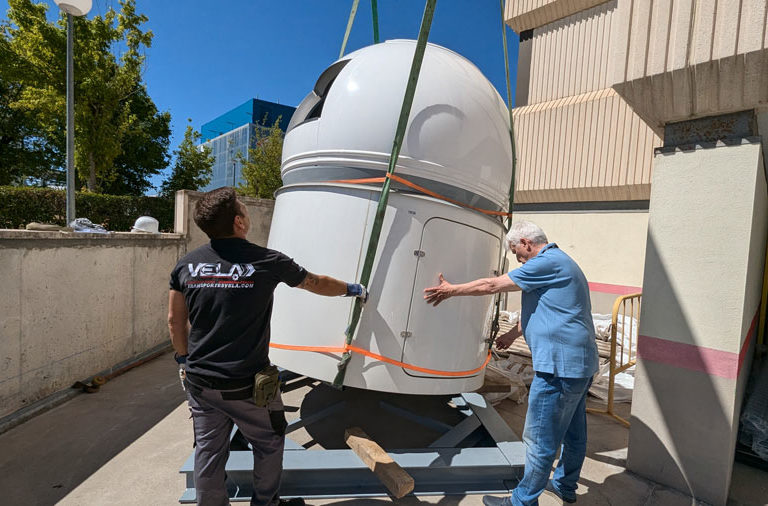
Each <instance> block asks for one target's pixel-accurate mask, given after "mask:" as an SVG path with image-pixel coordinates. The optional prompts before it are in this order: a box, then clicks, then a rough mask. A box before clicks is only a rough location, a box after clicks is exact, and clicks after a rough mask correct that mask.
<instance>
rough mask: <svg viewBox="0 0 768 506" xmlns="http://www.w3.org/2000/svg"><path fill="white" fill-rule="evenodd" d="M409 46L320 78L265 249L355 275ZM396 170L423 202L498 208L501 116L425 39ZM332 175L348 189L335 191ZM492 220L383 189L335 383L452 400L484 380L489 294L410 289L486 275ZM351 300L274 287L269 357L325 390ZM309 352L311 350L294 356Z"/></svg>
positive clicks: (290, 147)
mask: <svg viewBox="0 0 768 506" xmlns="http://www.w3.org/2000/svg"><path fill="white" fill-rule="evenodd" d="M415 47H416V43H415V41H407V40H396V41H389V42H386V43H383V44H377V45H374V46H371V47H366V48H363V49H360V50H359V51H355V52H353V53H350V54H349V55H347V56H345V57H344V58H342V59H341V60H339V61H337V62H335V63H334V64H333V65H331V66H330V67H329V68H328V69H326V70H325V71H324V72H323V73H322V75H321V76H320V78H319V79H318V81H317V83H316V84H315V87H314V89H313V91H312V92H311V93H310V94H309V95H307V97H306V98H305V99H304V101H302V103H301V104H300V105H299V107H298V109H297V110H296V112H295V113H294V116H293V118H292V119H291V122H290V124H289V126H288V128H287V131H286V136H285V141H284V147H283V166H282V176H283V183H284V185H285V186H283V188H281V189H280V190H279V191H278V192H277V196H276V202H275V210H274V215H273V219H272V225H271V229H270V236H269V244H268V246H269V247H270V248H273V249H277V250H280V251H282V252H284V253H286V254H287V255H289V256H291V257H293V258H294V259H295V260H296V261H297V262H298V263H299V264H301V265H303V266H304V267H306V268H307V269H308V270H309V271H311V272H314V273H317V274H326V275H330V276H333V277H336V278H339V279H343V280H345V281H357V280H359V279H360V274H361V271H362V266H363V262H364V259H365V255H366V251H367V245H368V240H369V238H370V233H371V232H370V231H371V227H372V226H373V222H374V218H375V214H376V207H377V203H378V200H379V195H380V189H381V183H375V184H373V185H370V184H369V185H366V184H355V183H349V182H348V181H349V180H356V179H363V178H371V177H381V176H383V175H384V174H385V173H386V170H387V165H388V162H389V156H390V152H391V150H392V142H393V139H394V136H395V129H396V127H397V121H398V117H399V114H400V109H401V106H402V101H403V96H404V94H405V88H406V82H407V80H408V74H409V71H410V67H411V62H412V59H413V53H414V50H415ZM395 174H397V175H399V176H401V177H403V178H405V179H407V180H409V181H411V182H413V183H415V184H417V185H420V186H422V187H425V188H427V189H428V190H430V191H432V192H435V193H436V194H439V195H442V196H444V197H448V198H450V199H453V200H455V201H458V202H460V203H462V204H464V205H468V206H474V207H478V208H481V209H485V210H489V211H499V210H506V206H507V203H508V198H509V197H508V195H509V191H508V190H509V184H510V180H511V175H512V150H511V145H510V137H509V115H508V112H507V109H506V106H505V105H504V102H503V101H502V99H501V98H500V97H499V95H498V93H497V92H496V90H495V89H494V88H493V86H492V85H491V84H490V82H488V80H487V79H486V78H485V77H484V76H483V75H482V73H481V72H480V71H479V70H478V69H477V68H476V67H475V66H474V65H473V64H472V63H470V62H469V61H468V60H466V59H465V58H463V57H461V56H459V55H458V54H456V53H454V52H452V51H449V50H447V49H445V48H442V47H439V46H435V45H433V44H428V45H427V48H426V52H425V55H424V61H423V64H422V68H421V73H420V76H419V81H418V85H417V88H416V93H415V97H414V102H413V107H412V110H411V114H410V117H409V121H408V126H407V129H406V132H405V138H404V142H403V146H402V150H401V154H400V157H399V159H398V164H397V168H396V170H395ZM340 180H345V181H347V182H339V181H340ZM502 237H503V227H502V225H501V220H500V219H499V218H498V217H494V216H490V215H488V214H482V213H480V212H477V211H474V210H471V209H468V208H467V207H464V206H460V205H456V204H454V203H450V202H447V201H445V200H442V199H438V198H433V197H430V196H426V195H424V194H422V193H419V192H417V191H414V190H412V189H410V188H407V187H405V186H402V185H400V184H399V183H396V182H393V185H392V190H391V192H390V196H389V202H388V205H387V210H386V216H385V219H384V223H383V227H382V234H381V239H380V241H379V245H378V251H377V252H376V261H375V262H374V267H373V272H372V276H371V281H370V283H369V287H368V288H369V291H370V297H369V300H368V303H367V304H366V305H365V307H364V309H363V313H362V316H361V319H360V323H359V326H358V330H357V332H356V334H355V340H354V341H353V343H352V344H353V346H356V347H357V348H359V349H362V350H366V351H368V352H370V353H372V354H375V355H378V356H381V357H386V358H387V359H390V360H394V361H396V362H398V363H402V364H406V365H408V366H415V367H416V368H409V367H404V366H402V364H393V363H389V362H386V361H382V360H380V359H378V358H372V357H371V356H369V355H365V354H361V353H353V354H352V359H351V360H350V362H349V365H348V367H347V372H346V376H345V380H344V385H346V386H352V387H358V388H365V389H370V390H380V391H387V392H399V393H409V394H453V393H459V392H467V391H472V390H475V389H477V388H479V387H480V386H481V385H482V383H483V375H484V372H483V369H482V366H483V364H484V362H485V359H486V357H487V355H488V337H489V334H490V323H491V316H492V313H493V298H492V297H490V296H486V297H456V298H453V299H449V300H447V301H445V302H443V303H442V304H440V305H439V306H438V307H436V308H435V307H432V306H430V305H428V304H427V303H426V302H425V301H424V300H423V289H424V288H426V287H429V286H434V285H436V284H437V283H438V274H439V273H441V272H442V273H443V274H444V276H445V277H446V279H448V280H449V281H451V282H457V283H460V282H465V281H469V280H472V279H476V278H480V277H489V276H494V275H496V274H497V272H498V270H499V269H500V268H501V267H500V262H501V260H502V258H503V255H502V254H501V251H502ZM352 307H353V301H352V300H350V299H336V298H327V297H319V296H317V295H314V294H311V293H308V292H306V291H304V290H299V289H295V288H289V287H287V286H284V285H281V286H279V287H278V289H277V290H276V291H275V304H274V310H273V315H272V344H273V348H272V349H271V350H270V358H271V360H272V362H273V363H275V364H276V365H278V366H281V367H284V368H286V369H289V370H291V371H295V372H297V373H301V374H304V375H307V376H310V377H313V378H317V379H320V380H323V381H333V379H334V377H335V376H336V373H337V367H336V366H337V364H338V363H339V358H340V353H338V351H325V348H334V349H336V350H338V348H340V347H342V346H343V345H344V337H345V336H344V331H345V329H346V327H347V325H348V323H349V317H350V314H351V309H352ZM308 347H314V350H307V349H304V348H308Z"/></svg>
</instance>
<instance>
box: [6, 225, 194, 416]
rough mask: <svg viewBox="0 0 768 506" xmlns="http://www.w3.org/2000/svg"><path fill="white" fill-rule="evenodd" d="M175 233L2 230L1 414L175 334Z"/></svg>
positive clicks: (180, 243)
mask: <svg viewBox="0 0 768 506" xmlns="http://www.w3.org/2000/svg"><path fill="white" fill-rule="evenodd" d="M184 247H185V246H184V240H183V238H182V237H181V236H179V235H176V234H162V235H150V234H146V235H145V234H130V233H117V234H110V235H108V236H107V235H99V234H64V233H59V232H28V231H20V230H0V279H2V280H3V289H2V291H0V417H3V416H5V415H8V414H10V413H13V412H14V411H16V410H18V409H21V408H23V407H25V406H28V405H30V404H31V403H33V402H35V401H37V400H39V399H42V398H44V397H46V396H48V395H50V394H52V393H54V392H57V391H59V390H62V389H66V388H68V387H70V386H71V385H72V383H74V382H75V381H77V380H83V379H86V378H88V377H90V376H92V375H94V374H97V373H99V372H101V371H104V370H107V369H109V368H111V367H113V366H115V365H116V364H119V363H120V362H124V361H126V360H130V359H132V358H135V357H139V356H141V355H142V354H143V353H145V352H147V351H148V350H151V349H152V348H154V347H157V346H161V345H162V344H164V343H167V342H168V330H167V326H166V315H167V305H168V274H169V272H170V270H171V269H172V268H173V266H174V265H175V264H176V261H177V259H178V258H179V255H181V254H182V253H183V251H184Z"/></svg>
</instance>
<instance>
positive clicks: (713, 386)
mask: <svg viewBox="0 0 768 506" xmlns="http://www.w3.org/2000/svg"><path fill="white" fill-rule="evenodd" d="M505 18H506V22H507V23H508V24H509V26H511V27H512V28H513V29H514V30H515V31H516V32H518V33H519V34H520V37H521V44H520V56H519V68H518V83H517V95H518V98H517V104H516V105H517V107H516V109H515V111H514V119H515V139H516V142H517V146H518V177H517V184H516V192H515V195H516V202H517V203H518V205H517V206H516V208H515V214H516V218H518V219H519V218H525V219H530V220H531V221H534V222H537V223H539V224H541V225H542V226H543V228H544V230H546V231H547V233H548V234H549V235H550V238H551V239H552V240H556V241H557V242H558V243H560V245H561V247H563V248H564V249H566V250H567V251H568V252H569V253H570V254H572V255H573V256H574V257H575V258H576V260H577V261H578V262H579V264H580V265H582V267H583V268H584V271H585V274H586V275H587V278H588V279H589V281H590V287H591V289H592V295H593V306H598V307H600V301H601V300H602V299H601V298H600V294H601V292H603V293H604V294H605V295H606V296H607V295H611V296H612V297H615V294H619V293H622V292H623V291H624V292H626V291H640V290H642V292H643V306H642V314H641V317H640V324H639V332H638V333H639V336H638V364H637V370H636V381H635V389H634V396H633V401H632V417H631V427H630V433H629V448H628V458H627V468H628V469H629V470H631V471H633V472H635V473H637V474H639V475H642V476H645V477H647V478H650V479H651V480H654V481H656V482H660V483H663V484H666V485H670V486H672V487H674V488H677V489H678V490H681V491H683V492H686V493H688V494H690V495H692V496H694V497H696V498H697V499H700V500H704V501H706V502H708V503H711V504H723V505H724V504H726V502H727V500H728V493H729V488H730V480H731V473H732V468H733V462H734V453H735V449H736V440H737V432H738V425H739V417H740V414H741V407H742V401H743V397H744V392H745V385H746V381H747V377H748V375H749V371H750V365H751V362H752V357H753V354H754V350H755V349H756V346H755V343H756V341H757V342H759V341H760V339H761V337H758V336H759V335H760V336H761V335H763V332H764V329H765V309H764V308H765V305H764V303H763V306H762V308H761V297H762V299H763V301H764V300H765V298H766V285H765V284H764V282H763V279H764V278H763V276H764V266H765V265H766V259H767V257H766V240H767V237H766V236H768V191H767V190H766V188H768V187H767V186H766V176H767V173H766V170H765V164H764V158H765V156H766V143H765V142H763V137H764V136H765V135H768V29H767V28H768V1H766V0H508V1H507V4H506V15H505ZM761 136H762V137H761ZM726 237H727V239H725V238H726ZM724 239H725V240H726V241H727V242H728V244H729V245H731V247H732V250H731V251H730V252H729V254H728V255H723V254H722V252H721V251H720V250H719V247H718V243H719V242H720V241H722V240H724ZM611 292H613V294H611ZM595 302H597V304H595ZM603 307H605V306H604V305H603Z"/></svg>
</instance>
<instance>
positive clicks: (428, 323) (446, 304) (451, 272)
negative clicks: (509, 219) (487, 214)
mask: <svg viewBox="0 0 768 506" xmlns="http://www.w3.org/2000/svg"><path fill="white" fill-rule="evenodd" d="M414 253H415V255H416V256H417V257H418V260H417V266H416V275H415V277H414V284H413V292H412V295H411V304H410V309H409V315H408V323H407V329H406V332H405V333H404V335H405V337H406V339H405V341H404V344H403V359H402V360H403V362H405V363H407V364H413V365H418V366H420V367H424V368H428V369H436V370H440V371H469V370H471V369H475V368H477V367H479V366H480V365H482V363H483V361H484V360H485V354H486V352H487V351H486V350H487V344H486V342H485V340H486V339H487V338H488V337H489V336H488V334H489V329H490V317H491V308H492V306H493V297H492V296H490V295H488V296H482V297H453V298H450V299H448V300H446V301H443V302H441V303H440V304H439V305H438V306H437V307H433V306H431V305H429V304H427V303H426V301H425V300H424V293H423V292H424V288H427V287H430V286H435V285H437V284H438V276H439V274H440V273H441V272H442V273H443V277H445V279H446V280H447V281H448V282H450V283H465V282H467V281H472V280H474V279H478V278H485V277H492V276H495V275H496V274H495V273H494V270H495V269H496V268H497V266H498V263H499V255H500V253H501V241H500V238H499V237H496V236H494V235H493V234H491V233H489V232H487V231H485V230H481V229H479V228H475V227H472V226H469V225H465V224H463V223H459V222H455V221H451V220H447V219H444V218H431V219H430V220H428V221H427V222H426V223H425V224H424V229H423V231H422V236H421V245H420V247H419V249H418V250H417V251H416V252H414ZM451 336H453V338H452V339H451V338H450V337H451ZM404 372H405V373H406V374H408V375H409V376H417V377H428V378H435V377H438V376H434V375H431V374H426V373H421V372H416V371H410V370H407V369H404ZM454 377H455V376H454ZM446 378H450V377H446Z"/></svg>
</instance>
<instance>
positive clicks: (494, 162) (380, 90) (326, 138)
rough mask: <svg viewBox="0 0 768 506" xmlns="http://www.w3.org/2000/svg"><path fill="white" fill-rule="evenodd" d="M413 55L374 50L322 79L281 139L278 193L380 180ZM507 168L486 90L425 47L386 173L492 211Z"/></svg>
mask: <svg viewBox="0 0 768 506" xmlns="http://www.w3.org/2000/svg"><path fill="white" fill-rule="evenodd" d="M415 49H416V42H415V41H412V40H394V41H388V42H385V43H383V44H376V45H373V46H369V47H366V48H363V49H360V50H358V51H355V52H353V53H350V54H349V55H347V56H345V57H344V58H342V59H341V60H339V61H337V62H336V63H334V64H333V65H331V66H330V67H328V69H326V70H325V72H323V73H322V75H321V76H320V78H319V79H318V80H317V84H315V87H314V89H313V90H312V92H310V93H309V95H307V97H306V98H305V99H304V100H303V101H302V102H301V104H299V107H298V108H297V109H296V112H295V113H294V115H293V117H292V118H291V122H290V124H289V125H288V128H287V130H286V133H287V135H286V138H285V143H284V146H283V167H282V176H283V183H284V184H286V185H289V184H293V183H302V182H316V181H331V180H339V179H351V178H363V177H373V176H381V175H382V172H386V170H387V165H388V163H389V155H390V153H391V152H392V141H393V139H394V138H395V130H396V128H397V120H398V117H399V114H400V108H401V107H402V102H403V96H404V95H405V88H406V83H407V81H408V73H409V71H410V68H411V61H412V60H413V53H414V51H415ZM511 159H512V147H511V144H510V139H509V113H508V111H507V107H506V105H505V104H504V101H503V100H502V99H501V97H500V96H499V94H498V93H497V92H496V89H495V88H494V87H493V85H492V84H491V83H490V82H489V81H488V80H487V79H486V78H485V76H483V74H482V73H481V72H480V70H479V69H478V68H477V67H475V66H474V65H473V64H472V63H471V62H470V61H469V60H467V59H466V58H464V57H462V56H460V55H458V54H456V53H454V52H453V51H450V50H448V49H445V48H443V47H440V46H436V45H434V44H427V47H426V51H425V53H424V61H423V63H422V67H421V74H420V75H419V82H418V85H417V87H416V93H415V96H414V99H413V106H412V109H411V115H410V118H409V121H408V129H407V131H406V135H405V138H404V140H403V145H402V149H401V151H400V157H399V158H398V165H397V169H396V173H397V174H398V175H401V176H404V177H405V178H406V179H409V180H411V181H412V182H414V183H416V184H420V185H421V186H425V187H427V188H428V189H430V190H433V191H437V192H438V193H440V194H441V195H445V196H447V197H450V198H454V199H456V200H459V201H461V202H465V203H468V204H470V205H474V206H476V207H481V208H484V209H492V210H495V211H498V210H503V209H506V207H507V205H508V203H509V193H508V191H507V190H508V189H509V182H510V179H511V177H512V164H511V163H510V160H511ZM409 176H410V177H409ZM430 182H431V184H430Z"/></svg>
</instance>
